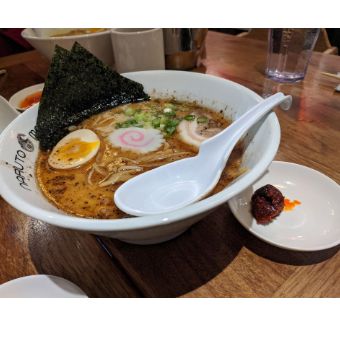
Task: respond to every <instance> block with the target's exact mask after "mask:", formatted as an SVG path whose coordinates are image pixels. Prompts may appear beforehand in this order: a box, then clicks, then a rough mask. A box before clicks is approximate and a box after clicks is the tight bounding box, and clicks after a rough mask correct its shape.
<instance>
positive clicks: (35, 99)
mask: <svg viewBox="0 0 340 340" xmlns="http://www.w3.org/2000/svg"><path fill="white" fill-rule="evenodd" d="M41 94H42V91H37V92H34V93H32V94H29V95H28V96H27V97H25V98H24V99H23V100H22V101H21V102H20V104H19V108H20V109H22V110H25V109H28V108H29V107H31V106H32V105H33V104H35V103H39V102H40V98H41Z"/></svg>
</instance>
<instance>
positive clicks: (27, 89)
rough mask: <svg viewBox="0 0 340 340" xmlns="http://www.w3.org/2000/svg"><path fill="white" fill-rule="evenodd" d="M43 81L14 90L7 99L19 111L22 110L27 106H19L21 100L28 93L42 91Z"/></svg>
mask: <svg viewBox="0 0 340 340" xmlns="http://www.w3.org/2000/svg"><path fill="white" fill-rule="evenodd" d="M44 85H45V84H44V83H41V84H36V85H32V86H29V87H25V88H24V89H22V90H20V91H18V92H16V93H14V94H13V96H12V97H11V98H10V99H9V103H10V104H11V105H12V106H13V107H14V108H15V109H16V110H17V111H19V112H23V111H25V110H27V109H28V108H21V106H20V104H21V102H22V101H23V100H24V99H25V98H26V97H27V96H29V95H31V94H33V93H36V92H38V91H42V90H43V88H44Z"/></svg>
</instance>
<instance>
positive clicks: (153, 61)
mask: <svg viewBox="0 0 340 340" xmlns="http://www.w3.org/2000/svg"><path fill="white" fill-rule="evenodd" d="M111 40H112V48H113V54H114V59H115V66H116V67H115V68H116V70H117V72H119V73H122V72H132V71H143V70H164V69H165V58H164V43H163V31H162V29H161V28H113V29H112V30H111Z"/></svg>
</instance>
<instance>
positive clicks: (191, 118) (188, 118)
mask: <svg viewBox="0 0 340 340" xmlns="http://www.w3.org/2000/svg"><path fill="white" fill-rule="evenodd" d="M195 117H196V116H195V115H186V116H185V117H184V119H185V120H188V121H191V120H195Z"/></svg>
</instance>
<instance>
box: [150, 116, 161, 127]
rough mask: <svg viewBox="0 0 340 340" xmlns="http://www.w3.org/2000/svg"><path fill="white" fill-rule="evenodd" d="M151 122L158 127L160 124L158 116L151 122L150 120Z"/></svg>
mask: <svg viewBox="0 0 340 340" xmlns="http://www.w3.org/2000/svg"><path fill="white" fill-rule="evenodd" d="M151 124H152V126H153V127H154V128H159V127H160V125H161V120H160V118H155V119H153V120H152V122H151Z"/></svg>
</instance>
